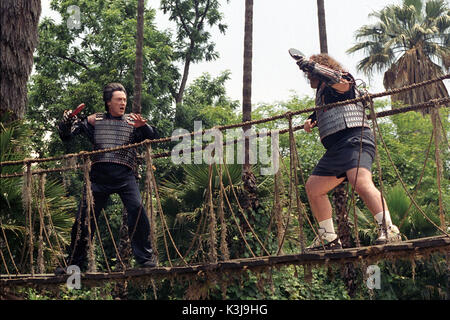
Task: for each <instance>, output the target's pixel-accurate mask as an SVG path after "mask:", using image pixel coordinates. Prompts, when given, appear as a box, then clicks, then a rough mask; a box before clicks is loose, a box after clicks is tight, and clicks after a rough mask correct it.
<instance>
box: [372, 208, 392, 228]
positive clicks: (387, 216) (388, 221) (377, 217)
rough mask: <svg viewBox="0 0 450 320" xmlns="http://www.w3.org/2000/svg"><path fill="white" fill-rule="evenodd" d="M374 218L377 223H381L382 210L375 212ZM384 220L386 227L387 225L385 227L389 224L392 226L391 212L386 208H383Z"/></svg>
mask: <svg viewBox="0 0 450 320" xmlns="http://www.w3.org/2000/svg"><path fill="white" fill-rule="evenodd" d="M374 218H375V220H376V221H377V223H378V224H379V225H381V224H383V211H381V212H379V213H377V214H376V215H375V216H374ZM384 220H385V221H386V227H387V228H388V227H390V226H392V220H391V214H390V213H389V211H388V210H385V211H384Z"/></svg>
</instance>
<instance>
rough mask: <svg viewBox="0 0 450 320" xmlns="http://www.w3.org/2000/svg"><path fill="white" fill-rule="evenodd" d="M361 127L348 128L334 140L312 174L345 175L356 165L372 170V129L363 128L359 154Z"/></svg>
mask: <svg viewBox="0 0 450 320" xmlns="http://www.w3.org/2000/svg"><path fill="white" fill-rule="evenodd" d="M360 142H361V128H354V129H353V130H349V131H348V134H346V135H344V136H343V137H342V138H340V139H339V140H338V141H336V142H335V143H334V144H333V145H332V146H331V147H330V148H329V149H327V151H326V152H325V154H324V155H323V156H322V158H321V159H320V160H319V163H317V165H316V167H315V168H314V170H313V172H312V174H313V175H316V176H334V177H336V178H343V177H346V172H347V171H348V170H350V169H353V168H357V167H358V161H359V167H360V168H366V169H368V170H369V171H371V170H372V163H373V159H374V157H375V141H374V138H373V134H372V131H371V130H370V129H368V128H367V129H364V132H363V136H362V152H361V154H360Z"/></svg>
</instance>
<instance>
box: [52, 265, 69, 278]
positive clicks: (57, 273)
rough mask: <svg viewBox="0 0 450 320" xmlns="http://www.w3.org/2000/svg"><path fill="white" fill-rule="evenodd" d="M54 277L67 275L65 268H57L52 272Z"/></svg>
mask: <svg viewBox="0 0 450 320" xmlns="http://www.w3.org/2000/svg"><path fill="white" fill-rule="evenodd" d="M54 273H55V275H56V276H60V275H63V274H67V268H66V267H57V268H56V269H55V271H54Z"/></svg>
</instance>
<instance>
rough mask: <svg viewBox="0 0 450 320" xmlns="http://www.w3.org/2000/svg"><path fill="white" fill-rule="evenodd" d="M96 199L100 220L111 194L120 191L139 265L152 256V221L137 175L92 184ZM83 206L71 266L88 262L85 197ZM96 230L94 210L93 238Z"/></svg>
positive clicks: (72, 242)
mask: <svg viewBox="0 0 450 320" xmlns="http://www.w3.org/2000/svg"><path fill="white" fill-rule="evenodd" d="M91 186H92V187H91V189H92V194H93V198H94V213H95V218H96V221H97V223H98V218H99V215H100V213H101V211H102V209H104V208H105V207H106V203H107V201H108V199H109V196H110V195H111V194H113V193H117V194H118V195H119V196H120V198H121V200H122V203H123V204H124V206H125V208H126V210H127V212H128V233H129V235H130V240H131V248H132V250H133V255H134V256H135V258H136V261H137V262H138V263H139V264H142V263H144V262H146V261H148V260H150V259H151V258H152V253H153V251H152V247H151V243H150V239H149V235H150V223H149V220H148V217H147V212H146V211H145V209H144V207H143V206H142V200H141V195H140V193H139V188H138V184H137V181H136V178H135V177H134V176H133V175H129V176H127V177H126V178H125V179H121V180H120V181H111V182H110V183H108V184H106V183H96V182H92V183H91ZM83 198H84V199H83V200H82V202H81V203H80V205H79V208H78V212H77V217H76V220H75V223H74V225H73V227H72V234H71V237H72V239H71V244H70V249H69V265H71V264H74V265H78V266H80V267H81V266H83V265H84V264H85V262H86V256H87V243H88V233H89V232H88V226H87V223H86V222H87V221H86V220H87V210H86V209H87V205H86V201H85V198H86V197H83ZM95 232H96V229H95V221H94V218H93V215H92V213H91V239H92V237H93V236H94V233H95Z"/></svg>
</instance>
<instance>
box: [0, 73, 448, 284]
mask: <svg viewBox="0 0 450 320" xmlns="http://www.w3.org/2000/svg"><path fill="white" fill-rule="evenodd" d="M449 77H450V75H449V74H447V75H444V76H442V77H439V78H436V79H432V80H427V81H424V82H421V83H417V84H413V85H409V86H405V87H403V88H398V89H393V90H389V91H386V92H383V93H378V94H368V93H367V92H366V94H365V95H363V96H362V97H360V98H356V99H352V100H347V101H343V102H338V103H333V104H328V105H326V106H322V107H316V108H309V109H304V110H298V111H295V112H287V113H284V114H281V115H277V116H273V117H269V118H265V119H261V120H253V121H247V122H244V123H239V124H232V125H225V126H218V127H214V128H212V129H206V130H201V131H197V132H191V133H188V134H182V135H178V136H174V137H166V138H161V139H155V140H145V141H142V142H140V143H135V144H130V145H126V146H121V147H116V148H111V149H104V150H96V151H90V152H86V151H82V152H79V153H75V154H66V155H62V156H56V157H50V158H40V159H23V160H15V161H4V162H1V163H0V167H1V168H4V167H6V166H21V167H25V170H24V171H23V172H15V173H12V174H2V175H0V179H14V178H19V177H22V180H23V185H24V187H23V207H24V213H25V220H26V226H25V227H26V240H27V243H26V248H24V249H26V250H27V251H26V252H27V254H26V256H27V258H28V265H26V264H24V263H22V266H23V268H22V269H24V270H26V272H24V273H22V272H21V270H19V267H18V264H17V263H16V261H15V259H14V257H13V255H12V253H11V250H10V245H9V243H8V239H7V237H6V233H5V228H4V227H3V225H2V220H1V217H0V229H1V233H0V244H1V247H0V249H1V250H0V258H1V260H2V263H3V266H4V269H5V271H6V274H3V275H0V289H1V288H2V287H7V286H8V287H11V286H25V285H37V286H46V285H51V284H61V283H64V282H65V281H66V279H67V277H68V276H65V275H64V276H55V275H53V274H45V266H44V246H45V244H44V243H45V242H46V243H47V246H48V247H49V248H50V250H51V252H52V253H53V254H54V255H55V257H57V263H58V264H59V265H60V266H67V261H66V260H65V257H64V253H63V245H62V244H61V243H60V240H59V238H58V236H56V234H57V232H56V228H55V226H54V223H53V221H52V215H51V213H50V212H49V210H48V208H47V207H46V199H45V182H46V175H47V174H48V173H53V172H62V173H64V172H66V171H73V170H79V169H81V170H82V171H83V177H84V183H85V186H86V191H85V192H84V193H83V197H86V198H85V200H86V203H87V208H88V211H87V214H88V219H87V221H90V220H91V219H93V220H94V222H95V230H90V228H88V231H89V236H88V272H86V273H84V274H83V275H82V280H83V281H84V282H83V283H85V282H86V283H89V282H92V283H98V282H99V281H125V280H132V279H140V278H142V277H151V278H152V277H173V276H177V275H191V276H196V277H198V276H202V275H207V274H210V273H221V272H236V271H240V270H250V269H255V270H257V269H261V268H271V267H276V266H280V265H296V264H299V265H327V264H329V263H338V264H345V263H348V262H355V261H359V262H361V261H365V262H367V261H371V260H379V259H386V258H390V257H391V258H392V257H399V256H414V257H417V256H418V255H427V254H429V253H431V252H436V251H439V252H444V253H446V254H448V252H449V247H450V236H449V234H448V233H447V232H448V230H447V226H446V221H445V213H444V208H443V196H442V190H441V181H440V176H441V174H442V172H441V171H440V170H442V169H441V166H440V157H439V153H440V152H439V145H438V141H437V139H436V136H437V130H440V129H441V128H442V129H444V127H443V124H442V120H441V119H440V116H439V112H437V110H438V108H439V107H440V106H444V107H448V105H449V102H450V98H448V97H447V98H440V99H433V100H431V101H428V102H424V103H420V104H416V105H411V106H407V107H402V108H397V109H393V110H388V111H382V112H378V113H375V110H374V103H373V99H374V98H379V97H383V96H387V95H393V94H398V93H400V92H404V91H408V90H413V89H416V88H418V87H422V86H426V85H429V84H432V83H435V82H437V81H443V80H445V79H448V78H449ZM359 101H362V102H363V104H364V105H365V107H366V108H367V109H368V110H369V112H370V114H369V115H368V119H369V120H371V121H372V129H373V130H374V136H375V137H378V138H379V141H378V139H377V138H376V141H375V142H376V144H375V146H376V159H375V160H376V166H377V168H378V170H379V178H380V189H381V193H382V194H383V184H382V180H381V177H382V172H381V166H380V161H379V154H378V145H379V144H381V145H382V146H383V148H384V149H385V151H386V154H387V156H388V159H389V162H390V164H391V166H392V167H393V168H394V171H395V174H396V176H397V178H398V181H399V182H400V183H401V185H402V187H403V189H404V190H405V193H406V194H407V196H408V198H409V199H410V200H411V205H410V207H411V206H412V205H414V206H415V207H416V208H417V210H418V211H419V212H420V214H421V215H422V216H423V217H424V218H425V219H426V220H427V221H428V222H429V223H430V224H432V225H433V227H435V228H436V229H437V230H439V232H440V233H441V235H439V236H435V237H429V238H421V239H414V240H407V241H402V242H399V243H395V244H386V245H377V246H370V247H362V246H361V244H360V240H359V237H358V224H357V219H356V214H355V215H354V217H355V219H354V221H353V224H354V229H355V239H356V247H355V248H344V249H341V250H336V251H326V250H323V251H318V252H314V253H306V252H305V239H306V236H305V232H304V230H303V226H304V224H307V225H308V226H309V227H310V228H311V230H312V232H313V233H314V234H315V235H316V236H317V235H318V230H317V223H315V222H313V221H311V219H310V217H309V215H308V214H307V212H306V206H305V205H304V204H303V203H302V201H301V197H300V192H299V186H300V185H302V184H303V185H304V184H305V180H304V178H303V175H302V174H301V180H302V181H301V182H300V181H299V180H300V179H299V176H298V171H300V173H302V166H301V162H300V161H299V155H298V151H297V146H296V141H295V137H294V132H296V131H298V130H301V129H303V125H298V126H294V125H293V118H294V117H295V116H297V115H300V114H303V113H311V112H313V111H316V110H321V109H325V108H332V107H335V106H339V105H345V104H349V103H355V102H359ZM425 108H431V109H433V110H436V112H435V114H436V119H437V125H436V123H434V125H433V132H432V134H431V136H430V142H429V145H428V149H427V151H426V159H425V163H424V167H423V168H424V169H425V166H426V163H427V161H428V158H429V153H430V149H431V145H432V141H433V137H434V141H435V160H436V168H437V185H438V190H439V199H438V200H439V217H440V226H439V225H437V224H435V223H434V222H433V220H432V219H431V218H430V217H428V216H427V214H426V213H425V212H424V211H423V210H422V208H421V207H420V206H419V205H418V204H417V202H416V201H415V193H414V194H411V193H410V192H409V191H408V188H407V187H406V185H405V183H404V181H403V179H402V177H401V175H400V173H399V171H398V169H397V167H396V166H395V164H394V162H393V161H392V157H391V154H390V152H389V149H388V148H387V146H386V143H385V141H384V139H383V135H382V133H381V130H380V128H379V126H378V123H377V119H378V118H382V117H386V116H391V115H394V114H399V113H405V112H410V111H418V110H422V109H425ZM281 119H286V120H287V121H288V127H287V128H286V129H282V130H277V132H278V133H279V134H285V133H289V155H290V156H289V159H290V166H289V168H287V167H286V166H285V164H284V162H283V161H280V162H281V168H280V170H279V171H278V172H277V173H276V174H275V175H274V199H273V210H272V215H271V220H270V226H269V227H268V230H269V232H270V230H271V227H272V223H275V224H276V231H277V234H276V239H277V244H278V248H277V249H276V250H275V251H274V252H270V250H268V249H267V247H266V246H267V238H266V239H264V240H262V239H261V238H260V236H258V234H257V232H256V231H255V230H254V228H253V227H252V223H251V222H250V221H248V218H247V215H246V212H245V210H244V209H243V208H242V205H241V201H240V199H239V196H238V194H237V192H236V187H235V186H234V185H233V181H232V177H231V175H230V172H229V168H228V166H227V164H226V163H223V164H221V163H212V164H210V165H209V168H208V187H207V188H206V191H205V196H204V199H205V202H204V204H203V207H202V209H201V213H200V214H201V215H200V221H199V223H198V225H197V230H196V231H195V235H194V236H193V239H192V241H191V243H190V245H189V247H188V249H187V250H186V252H184V253H181V252H180V249H179V248H178V246H177V243H176V241H175V239H174V237H173V235H172V233H171V231H170V228H169V226H168V223H167V219H166V216H165V214H164V212H163V206H162V203H161V196H160V187H159V186H158V184H157V182H156V179H155V174H154V165H153V160H154V159H158V158H166V157H169V156H170V155H171V152H162V153H154V152H153V149H152V146H155V145H158V144H161V143H167V142H170V141H174V140H177V139H182V138H184V137H194V136H195V135H200V134H201V135H203V134H206V133H210V132H211V131H212V130H220V131H223V130H226V129H231V128H240V127H248V126H251V125H256V124H262V123H267V122H270V121H275V120H281ZM363 121H364V120H363ZM439 124H440V127H438V125H439ZM444 132H445V130H444ZM271 134H272V132H268V133H267V134H266V135H265V136H270V135H271ZM443 136H444V137H445V140H446V139H447V137H446V135H445V134H444V135H443ZM255 137H256V138H258V137H262V135H261V134H255V135H253V136H249V137H246V139H250V138H255ZM242 141H244V139H234V140H231V141H226V142H225V143H223V145H225V146H226V145H230V144H231V145H234V144H236V143H238V142H242ZM446 143H447V145H448V141H447V140H446ZM136 147H143V148H144V149H145V157H144V160H145V162H146V166H145V192H144V197H143V201H144V205H145V208H146V209H147V212H148V214H149V219H150V225H151V227H150V228H151V230H150V236H151V240H152V241H151V242H152V243H153V248H154V250H155V254H156V255H157V256H160V254H159V253H158V245H157V244H158V237H157V234H160V235H162V241H163V247H164V248H165V250H166V253H165V256H166V257H167V261H166V262H164V266H161V263H159V265H160V266H159V267H157V268H153V269H129V268H128V269H127V267H126V266H125V263H124V262H123V259H122V257H121V255H120V254H119V250H118V246H117V244H116V243H115V241H114V237H113V235H112V232H111V228H110V223H109V221H108V217H107V215H106V214H105V212H104V211H103V217H104V219H105V222H106V226H107V228H108V232H109V234H110V236H111V240H112V243H113V246H114V250H115V252H116V257H117V259H118V261H119V263H120V264H121V270H120V271H113V270H112V268H111V267H110V266H109V264H108V258H107V257H106V254H105V250H104V247H103V244H102V241H101V237H100V232H99V228H98V224H97V221H96V218H95V215H93V217H91V218H89V217H90V215H91V214H92V212H93V199H92V191H91V190H90V179H89V172H90V167H91V161H90V157H91V156H92V155H94V154H98V153H103V152H111V151H117V150H121V149H127V148H136ZM206 147H207V145H203V146H196V147H192V148H188V149H185V150H181V151H182V152H183V153H191V152H195V151H199V150H204V149H205V148H206ZM280 158H281V154H280ZM77 160H81V161H80V163H77ZM46 162H57V163H59V164H62V163H69V165H68V166H59V167H54V168H50V169H39V168H35V166H36V165H37V164H40V163H46ZM214 170H215V172H216V174H217V178H218V181H216V180H215V181H214V182H215V183H214V184H215V186H214V187H213V175H215V174H214ZM2 171H3V170H2ZM283 171H284V173H285V174H286V175H287V176H288V181H289V191H288V197H287V199H288V209H287V211H288V213H289V215H288V216H287V217H283V215H282V209H283V208H282V207H283V201H282V200H281V199H280V194H281V193H282V192H283V191H282V190H283V187H284V184H283V181H282V180H281V174H282V172H283ZM33 176H38V183H37V184H36V183H34V182H33V179H36V178H33ZM422 177H423V171H422V175H421V177H420V178H419V182H418V184H417V186H419V185H420V183H421V181H422ZM224 179H225V180H224ZM36 185H37V187H36ZM416 191H417V189H416ZM33 199H34V202H35V203H36V209H33ZM352 203H353V204H354V207H356V205H355V199H354V192H352ZM344 206H345V205H344ZM344 209H345V208H344ZM226 211H228V213H229V214H230V217H231V218H232V219H231V220H232V221H231V222H232V223H234V225H235V227H236V229H237V231H238V233H239V236H240V239H241V240H242V241H243V247H244V248H245V250H246V252H245V255H247V256H250V257H249V258H233V259H230V254H229V249H228V244H227V240H226V239H227V223H226V219H225V212H226ZM235 211H238V212H239V213H240V215H238V214H237V212H235ZM336 211H338V210H337V209H336ZM408 211H409V208H408V210H407V213H408ZM291 213H294V214H295V215H296V217H297V219H298V229H299V230H298V232H299V234H298V242H299V244H300V253H298V254H291V255H287V254H284V253H283V245H284V242H285V240H286V237H287V233H288V232H287V231H288V229H289V227H291V225H290V224H291V223H292V221H291V220H292V219H291ZM337 213H338V212H337ZM407 213H406V214H407ZM406 214H405V216H404V217H403V219H402V221H401V224H402V223H403V222H404V220H405V218H406ZM157 218H159V223H158V224H157V223H156V221H157ZM401 224H400V225H401ZM36 225H37V226H38V227H39V230H38V231H36V230H34V227H35V226H36ZM89 226H90V223H88V227H89ZM157 226H159V227H160V230H155V229H156V227H157ZM92 232H95V233H96V235H97V240H98V241H99V245H100V248H101V251H102V254H103V255H104V258H105V263H106V269H107V272H96V265H95V255H94V247H95V246H94V244H93V242H94V241H90V239H91V237H90V235H91V233H92ZM202 233H203V235H202ZM218 233H219V234H218ZM36 234H38V236H36ZM204 235H206V236H207V239H206V243H207V252H204V250H203V249H204V243H203V242H202V238H203V237H204ZM268 236H269V235H267V237H268ZM249 237H250V238H251V239H252V243H253V247H252V245H251V243H249V241H250V240H249ZM36 238H37V239H36ZM52 238H53V239H54V240H53V241H51V239H52ZM160 238H161V237H160ZM203 240H204V239H203ZM256 243H257V244H256ZM218 244H219V245H218ZM195 246H196V247H195ZM255 246H256V247H257V248H255ZM169 247H170V248H171V249H169ZM36 248H37V250H36ZM171 250H172V254H175V255H176V257H175V258H173V257H171ZM200 251H201V252H202V253H204V257H203V258H202V257H199V252H200ZM191 252H194V254H193V255H191ZM35 253H37V256H36V257H35ZM243 255H244V254H243ZM196 259H197V261H196ZM198 259H203V261H201V264H198ZM8 260H9V262H10V263H9V266H10V267H11V266H13V270H10V268H8V263H7V261H8Z"/></svg>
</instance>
